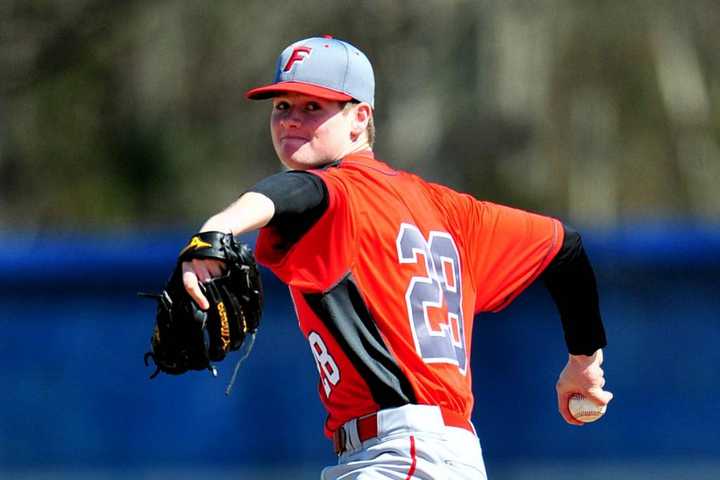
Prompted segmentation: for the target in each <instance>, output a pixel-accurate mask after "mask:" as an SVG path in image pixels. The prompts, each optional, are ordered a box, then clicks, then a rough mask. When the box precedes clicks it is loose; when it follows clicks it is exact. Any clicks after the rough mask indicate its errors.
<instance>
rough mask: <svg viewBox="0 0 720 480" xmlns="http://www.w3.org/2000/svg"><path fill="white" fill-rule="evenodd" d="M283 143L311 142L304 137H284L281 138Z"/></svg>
mask: <svg viewBox="0 0 720 480" xmlns="http://www.w3.org/2000/svg"><path fill="white" fill-rule="evenodd" d="M280 141H281V142H288V141H289V142H307V141H309V139H308V138H306V137H302V136H299V135H285V136H283V137H280Z"/></svg>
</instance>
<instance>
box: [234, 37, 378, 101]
mask: <svg viewBox="0 0 720 480" xmlns="http://www.w3.org/2000/svg"><path fill="white" fill-rule="evenodd" d="M287 92H295V93H304V94H306V95H312V96H315V97H320V98H324V99H327V100H339V101H349V100H352V99H355V100H359V101H361V102H367V103H369V104H370V106H372V107H373V108H374V106H375V75H374V74H373V69H372V65H371V64H370V60H368V58H367V57H366V56H365V54H364V53H363V52H361V51H360V50H358V49H357V48H356V47H354V46H353V45H351V44H349V43H348V42H345V41H343V40H338V39H337V38H333V37H331V36H329V35H325V36H323V37H311V38H306V39H305V40H300V41H298V42H295V43H293V44H292V45H290V46H288V47H287V48H285V50H283V52H282V53H281V54H280V57H279V58H278V60H277V63H276V65H275V78H274V80H273V83H271V84H269V85H264V86H261V87H257V88H253V89H251V90H248V91H247V92H246V93H245V96H246V97H247V98H249V99H251V100H262V99H266V98H271V97H274V96H275V95H278V94H281V93H287Z"/></svg>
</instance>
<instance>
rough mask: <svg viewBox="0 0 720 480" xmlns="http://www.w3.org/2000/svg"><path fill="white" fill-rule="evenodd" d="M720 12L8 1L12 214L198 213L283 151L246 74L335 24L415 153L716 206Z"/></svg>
mask: <svg viewBox="0 0 720 480" xmlns="http://www.w3.org/2000/svg"><path fill="white" fill-rule="evenodd" d="M719 27H720V5H718V4H717V2H714V1H710V0H693V1H689V2H683V3H682V6H680V4H679V3H677V2H671V1H660V2H649V1H645V2H644V1H632V2H612V1H611V2H575V1H569V0H546V1H539V2H527V1H520V0H514V1H497V2H475V1H471V0H454V1H441V0H433V1H427V2H416V1H409V0H407V1H397V2H389V1H381V0H369V1H365V2H351V1H341V2H324V1H320V0H307V1H304V2H279V1H270V2H269V1H254V0H253V1H250V0H246V1H243V2H237V1H230V0H221V1H214V2H184V1H181V0H164V1H148V2H138V1H134V2H133V1H128V2H110V1H107V0H95V1H90V0H75V1H65V2H48V1H33V2H21V1H9V2H3V4H2V6H0V32H2V33H0V226H4V227H5V228H10V227H12V228H18V227H19V228H24V229H102V228H113V229H123V228H127V229H136V228H142V227H147V226H150V225H156V224H160V225H177V224H190V225H197V224H199V223H200V222H201V221H202V220H204V219H205V218H206V217H207V216H209V215H210V214H211V213H214V212H215V211H217V210H218V209H220V208H222V207H223V206H225V205H226V204H228V203H229V202H231V201H232V200H233V199H234V198H235V197H236V196H237V195H238V194H240V193H241V192H242V191H243V190H245V189H246V188H248V187H250V186H251V185H252V184H253V183H255V182H256V181H258V180H259V179H261V178H263V177H264V176H266V175H269V174H271V173H273V172H275V171H278V170H280V165H279V163H278V162H277V160H276V159H275V157H274V154H273V152H272V147H271V144H270V139H269V132H268V106H267V105H266V104H265V103H262V102H248V101H246V100H245V99H244V97H243V93H244V91H245V90H246V89H247V88H249V87H251V86H255V85H258V84H260V83H265V82H268V81H270V80H271V75H272V68H273V64H274V61H275V58H276V56H277V54H278V53H279V51H280V50H281V49H282V48H283V47H284V46H285V45H287V44H288V43H289V42H291V41H294V40H297V39H299V38H303V37H306V36H311V35H315V34H325V33H330V34H334V35H336V36H338V37H340V38H344V39H347V40H349V41H351V42H352V43H355V44H356V45H358V46H359V47H360V48H361V49H363V50H364V51H365V52H366V53H367V54H368V56H369V57H370V58H371V60H372V61H373V64H374V66H375V71H376V77H377V94H376V98H377V111H376V123H377V125H378V141H377V144H376V145H377V146H376V151H377V154H378V156H380V157H381V158H383V159H385V160H387V161H389V162H390V163H392V164H395V165H397V166H398V167H400V168H405V169H409V170H412V171H415V172H417V173H420V174H422V175H424V176H426V177H428V178H430V179H433V180H437V181H441V182H445V183H449V184H450V185H452V186H454V187H456V188H458V189H460V190H464V191H468V192H470V193H473V194H474V195H476V196H478V197H480V198H486V199H489V200H493V201H499V202H504V203H509V204H512V205H515V206H517V207H521V208H526V209H531V210H540V211H544V212H546V213H549V214H554V215H558V216H561V217H563V218H567V220H568V221H570V222H573V223H580V224H596V225H607V226H611V225H615V224H618V223H621V222H624V221H628V220H634V219H637V218H638V217H648V216H650V217H660V218H663V217H664V218H667V217H674V216H677V215H684V216H690V217H695V218H698V219H700V220H705V221H715V222H717V221H718V220H720V194H718V193H717V192H718V191H720V189H718V188H717V184H718V182H720V146H719V145H718V140H719V139H720V113H719V111H720V109H719V108H718V105H719V101H720V99H719V97H720V61H718V57H717V55H716V53H717V51H716V50H717V31H718V30H719ZM448 167H449V168H448Z"/></svg>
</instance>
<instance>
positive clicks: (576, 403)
mask: <svg viewBox="0 0 720 480" xmlns="http://www.w3.org/2000/svg"><path fill="white" fill-rule="evenodd" d="M568 408H569V409H570V413H571V414H572V416H573V417H575V419H576V420H580V421H581V422H583V423H589V422H594V421H595V420H597V419H598V418H600V417H602V416H603V415H604V414H605V410H607V405H598V404H596V403H595V402H593V401H592V400H588V399H587V398H585V397H583V396H582V395H580V394H579V393H574V394H573V395H572V396H571V397H570V402H569V403H568Z"/></svg>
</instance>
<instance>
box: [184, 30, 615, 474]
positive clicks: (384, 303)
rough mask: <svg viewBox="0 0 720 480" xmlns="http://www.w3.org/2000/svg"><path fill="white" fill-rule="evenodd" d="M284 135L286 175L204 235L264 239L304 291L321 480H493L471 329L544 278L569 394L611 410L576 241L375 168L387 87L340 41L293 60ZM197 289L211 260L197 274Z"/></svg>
mask: <svg viewBox="0 0 720 480" xmlns="http://www.w3.org/2000/svg"><path fill="white" fill-rule="evenodd" d="M246 96H247V97H248V98H250V99H253V100H262V99H268V100H269V101H270V102H271V103H272V112H271V114H270V131H271V134H272V142H273V146H274V147H275V151H276V153H277V156H278V158H279V159H280V161H281V162H282V164H283V165H285V167H287V171H284V172H283V173H278V174H276V175H273V176H271V177H268V178H266V179H264V180H262V181H260V182H259V183H258V184H256V185H255V186H254V187H252V188H251V189H249V190H248V191H247V192H245V193H244V194H243V195H242V196H241V197H240V198H239V199H238V200H237V201H236V202H235V203H233V204H232V205H230V206H229V207H227V208H226V209H224V210H223V211H221V212H220V213H218V214H216V215H214V216H212V217H210V218H209V219H208V220H207V222H206V223H205V224H204V225H203V226H202V229H201V231H202V232H207V231H219V232H225V233H233V234H235V235H238V234H242V233H245V232H249V231H252V230H256V229H260V232H259V236H258V239H257V245H256V252H255V253H256V256H257V259H258V261H259V262H260V263H261V264H263V265H265V266H266V267H267V268H269V269H270V270H271V271H272V272H273V273H275V274H276V275H277V276H278V277H279V278H280V279H281V280H282V281H283V282H284V283H286V284H287V285H288V287H289V290H290V295H291V297H292V300H293V302H294V305H295V310H296V313H297V317H298V320H299V325H300V329H301V330H302V333H303V335H304V336H305V338H306V339H307V341H308V345H309V348H310V351H311V352H312V355H313V357H314V359H315V363H316V366H317V371H318V374H319V383H318V391H319V395H320V398H321V400H322V402H323V404H324V406H325V407H326V409H327V412H328V416H327V421H326V422H325V433H326V435H327V436H328V437H329V438H330V439H332V441H333V445H334V449H335V452H336V453H337V455H338V464H337V465H334V466H330V467H327V468H325V469H324V470H323V472H322V478H323V479H336V478H342V479H368V480H369V479H411V478H412V479H428V480H429V479H434V480H437V479H485V478H486V473H485V466H484V462H483V458H482V451H481V447H480V443H479V440H478V438H477V435H476V432H475V428H474V426H473V424H472V423H471V421H470V418H471V412H472V408H473V394H472V390H471V386H472V382H471V372H470V346H471V339H472V328H473V317H474V316H475V315H476V314H477V313H479V312H485V311H498V310H500V309H502V308H504V307H505V306H506V305H508V304H509V303H510V302H511V301H512V300H513V299H514V298H515V297H516V296H517V295H518V294H520V293H521V292H522V291H523V290H524V289H525V288H526V287H527V286H528V285H530V284H531V283H532V282H533V281H534V280H536V279H537V278H538V277H541V276H542V277H543V279H544V281H545V283H546V285H547V287H548V289H549V291H550V293H551V295H552V297H553V299H554V300H555V303H556V304H557V306H558V309H559V312H560V316H561V320H562V325H563V329H564V333H565V338H566V343H567V346H568V350H569V359H568V362H567V366H566V367H565V369H564V370H563V371H562V373H561V374H560V377H559V380H558V383H557V386H556V389H557V397H558V408H559V410H560V414H561V415H562V417H563V418H564V419H565V421H566V422H568V423H570V424H573V425H579V424H580V422H578V421H577V420H575V419H574V418H573V417H572V416H571V415H570V413H569V411H568V406H567V405H568V398H569V397H570V395H571V394H573V393H580V394H582V395H584V396H586V397H588V398H590V399H592V400H594V401H595V402H596V403H598V404H601V405H606V404H607V403H608V402H609V401H610V399H611V398H612V394H611V393H610V392H607V391H605V390H603V386H604V383H605V381H604V378H603V371H602V370H601V368H600V364H601V363H602V361H603V357H602V350H601V349H602V348H603V347H604V346H605V344H606V340H605V333H604V330H603V325H602V321H601V317H600V313H599V308H598V297H597V291H596V285H595V277H594V274H593V270H592V268H591V266H590V263H589V261H588V259H587V256H586V255H585V252H584V250H583V247H582V243H581V240H580V236H579V235H578V234H577V233H576V232H575V231H573V230H572V229H570V228H568V227H567V226H564V225H563V224H562V223H561V222H560V221H558V220H556V219H553V218H549V217H545V216H541V215H536V214H533V213H529V212H525V211H521V210H517V209H513V208H509V207H505V206H500V205H496V204H492V203H489V202H484V201H479V200H477V199H475V198H473V197H472V196H470V195H466V194H462V193H458V192H456V191H454V190H452V189H450V188H448V187H445V186H442V185H438V184H433V183H429V182H427V181H424V180H423V179H422V178H420V177H418V176H415V175H413V174H410V173H407V172H403V171H400V170H397V169H395V168H393V167H392V166H390V165H389V164H387V163H385V162H383V161H382V160H380V159H377V158H375V156H374V154H373V151H372V146H373V139H374V133H375V132H374V124H373V114H374V108H375V105H374V74H373V69H372V66H371V64H370V62H369V60H368V59H367V57H366V56H365V55H364V54H363V53H362V52H361V51H360V50H358V49H357V48H355V47H354V46H352V45H351V44H349V43H347V42H344V41H341V40H338V39H334V38H331V37H315V38H308V39H305V40H301V41H298V42H296V43H293V44H292V45H290V46H288V47H287V48H286V49H285V50H283V52H282V53H281V55H280V57H279V59H278V61H277V63H276V66H275V78H274V81H273V82H272V83H271V84H269V85H265V86H261V87H258V88H253V89H251V90H249V91H248V92H247V94H246ZM182 268H183V272H184V273H183V281H184V285H185V288H186V289H187V291H188V292H189V293H190V295H191V296H192V297H193V298H194V299H195V301H196V302H197V303H198V305H199V306H200V307H201V308H207V306H208V302H207V299H206V298H205V297H204V296H203V293H202V290H201V289H200V285H199V284H200V283H201V282H205V281H208V280H210V279H211V278H213V277H216V276H219V275H221V274H222V269H223V264H222V262H219V261H213V260H193V261H192V262H185V263H183V266H182Z"/></svg>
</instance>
